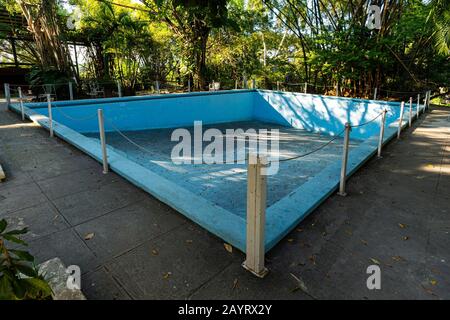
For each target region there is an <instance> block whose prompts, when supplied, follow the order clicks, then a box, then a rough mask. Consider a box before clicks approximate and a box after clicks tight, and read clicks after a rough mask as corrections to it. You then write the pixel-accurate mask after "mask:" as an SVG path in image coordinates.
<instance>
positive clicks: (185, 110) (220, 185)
mask: <svg viewBox="0 0 450 320" xmlns="http://www.w3.org/2000/svg"><path fill="white" fill-rule="evenodd" d="M10 108H11V109H12V110H14V111H16V112H20V111H21V110H20V105H19V104H17V103H16V104H11V105H10ZM98 109H103V113H104V117H105V130H106V132H107V135H106V141H107V144H108V163H109V166H110V168H111V169H112V170H113V171H115V172H117V173H118V174H120V175H122V176H123V177H125V178H126V179H128V180H129V181H131V182H132V183H134V184H135V185H137V186H139V187H140V188H142V189H144V190H145V191H147V192H149V193H150V194H152V195H153V196H155V197H156V198H158V199H159V200H161V201H162V202H164V203H166V204H168V205H169V206H171V207H173V208H175V209H176V210H178V211H179V212H180V213H182V214H184V215H185V216H187V217H189V218H190V219H191V220H193V221H195V222H196V223H198V224H200V225H201V226H203V227H204V228H206V229H208V230H209V231H211V232H212V233H214V234H216V235H217V236H219V237H221V238H222V239H224V240H225V241H226V242H228V243H230V244H232V245H233V246H235V247H237V248H239V249H241V250H242V251H245V246H246V241H245V238H246V214H245V212H246V165H245V164H242V163H239V164H236V163H233V164H212V165H205V164H203V163H199V164H175V163H173V162H172V161H171V150H172V149H173V147H174V145H175V144H176V142H174V141H171V133H172V132H173V130H174V129H176V128H186V129H187V130H188V131H190V132H192V131H193V129H192V126H193V124H194V121H201V122H202V125H203V128H204V129H205V130H206V129H208V128H215V129H218V130H219V131H221V132H225V131H226V129H238V128H241V129H244V130H246V129H249V128H256V129H263V128H266V129H278V130H279V132H280V140H279V150H280V158H282V159H283V158H288V157H292V156H295V155H298V154H302V153H304V152H308V151H310V150H314V149H315V148H316V147H317V146H320V145H322V144H323V143H325V142H326V141H328V140H329V139H330V138H331V137H333V136H336V135H338V134H340V133H341V132H342V130H343V128H344V125H345V123H347V122H348V123H351V124H353V125H358V124H361V123H365V122H368V121H370V120H372V119H373V118H375V117H376V116H377V115H378V114H380V112H381V111H382V110H384V109H387V111H388V112H387V117H386V131H385V135H384V141H385V142H386V141H387V140H389V139H391V138H392V137H393V136H394V135H395V134H396V132H397V128H398V123H399V116H400V104H399V103H393V102H389V103H388V102H382V101H372V100H360V99H348V98H340V97H330V96H320V95H310V94H300V93H287V92H278V91H267V90H232V91H220V92H203V93H188V94H170V95H158V96H146V97H126V98H111V99H94V100H81V101H59V102H53V103H52V115H53V120H54V126H53V127H54V132H55V134H56V135H57V136H59V137H60V138H62V139H64V140H66V141H68V142H69V143H71V144H73V145H75V146H76V147H78V148H79V149H81V150H83V151H84V152H86V153H87V154H89V155H90V156H92V157H94V158H95V159H97V160H99V161H101V146H100V141H99V137H98V135H99V133H98V119H97V110H98ZM413 109H414V112H415V111H416V107H415V106H414V108H413ZM24 111H25V114H26V116H27V117H29V118H30V119H32V120H33V121H35V122H37V123H39V124H40V125H42V126H44V127H46V128H48V126H49V121H48V108H47V103H27V104H25V108H24ZM408 116H409V114H408V108H405V114H404V119H405V120H404V121H403V125H406V122H407V121H406V119H408ZM379 128H380V123H379V121H378V120H377V121H372V122H370V123H368V124H367V125H364V126H361V127H355V128H353V129H352V132H351V135H350V137H351V139H350V152H349V162H348V169H347V172H348V175H351V174H352V173H353V172H355V171H356V170H357V169H358V168H359V167H360V166H361V165H362V164H363V163H364V162H365V161H366V160H367V159H369V158H370V157H371V156H372V155H373V154H374V153H375V152H376V149H377V144H378V134H379ZM241 151H242V150H238V149H236V152H241ZM247 151H248V148H246V149H245V150H244V151H243V152H242V153H245V152H247ZM233 152H234V151H233ZM341 155H342V139H341V138H337V139H336V140H334V141H333V142H332V143H331V144H329V145H327V146H326V147H325V148H323V149H321V150H320V151H318V152H315V153H313V154H311V155H310V156H307V157H304V158H301V159H296V160H295V161H286V162H280V164H279V171H278V173H277V174H275V175H273V176H269V177H268V196H267V211H266V228H265V230H266V237H265V239H266V240H265V241H266V244H265V247H266V250H269V249H270V248H272V247H273V246H274V245H275V244H276V243H277V242H278V241H279V240H280V239H282V238H283V237H284V236H285V235H286V234H287V233H288V232H289V231H290V230H292V229H293V228H294V227H295V226H296V225H297V224H298V223H299V222H300V221H301V220H302V219H303V218H304V217H306V216H307V215H308V214H309V213H310V212H311V211H312V210H314V209H315V208H316V207H317V206H318V205H319V204H320V203H321V202H322V201H323V200H325V199H326V198H327V197H328V196H329V195H330V194H331V193H332V192H334V191H335V190H336V187H337V185H338V183H339V174H340V168H341Z"/></svg>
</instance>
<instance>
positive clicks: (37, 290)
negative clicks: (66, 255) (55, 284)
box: [0, 219, 52, 300]
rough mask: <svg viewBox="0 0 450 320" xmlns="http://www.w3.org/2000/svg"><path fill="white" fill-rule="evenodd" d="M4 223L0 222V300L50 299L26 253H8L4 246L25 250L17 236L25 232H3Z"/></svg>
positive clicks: (11, 251)
mask: <svg viewBox="0 0 450 320" xmlns="http://www.w3.org/2000/svg"><path fill="white" fill-rule="evenodd" d="M7 226H8V224H7V222H6V220H5V219H2V220H0V300H24V299H36V300H42V299H51V294H52V291H51V289H50V286H49V285H48V283H47V282H46V281H45V280H44V278H43V276H42V275H40V274H39V272H38V270H37V268H36V266H35V265H34V257H33V256H32V255H31V254H29V253H28V252H27V251H24V250H18V249H8V248H7V247H6V243H7V242H10V243H15V244H17V245H21V246H26V245H27V244H26V242H25V241H23V240H22V239H20V236H21V235H23V234H25V233H27V232H28V230H27V228H23V229H13V230H9V231H7V230H6V229H7Z"/></svg>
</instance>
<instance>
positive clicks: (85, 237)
mask: <svg viewBox="0 0 450 320" xmlns="http://www.w3.org/2000/svg"><path fill="white" fill-rule="evenodd" d="M93 237H94V233H88V234H87V235H85V236H84V240H91V239H92V238H93Z"/></svg>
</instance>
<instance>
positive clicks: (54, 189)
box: [37, 166, 120, 199]
mask: <svg viewBox="0 0 450 320" xmlns="http://www.w3.org/2000/svg"><path fill="white" fill-rule="evenodd" d="M119 180H120V178H119V177H118V176H117V175H116V174H115V173H114V172H110V173H108V174H103V172H102V168H101V166H96V167H93V168H87V169H81V170H77V171H71V172H69V173H67V174H61V175H59V176H56V177H53V178H48V179H45V180H39V181H37V184H38V185H39V187H40V188H41V189H42V191H43V192H44V193H45V194H46V195H47V196H48V197H49V198H50V199H57V198H61V197H64V196H67V195H70V194H74V193H78V192H81V191H86V190H91V189H98V188H99V187H101V186H104V185H107V184H109V183H113V182H117V181H119Z"/></svg>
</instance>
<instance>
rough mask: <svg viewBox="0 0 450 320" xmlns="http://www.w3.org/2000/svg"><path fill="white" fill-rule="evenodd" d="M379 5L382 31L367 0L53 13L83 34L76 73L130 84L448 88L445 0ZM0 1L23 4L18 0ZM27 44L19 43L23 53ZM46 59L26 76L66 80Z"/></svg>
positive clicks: (160, 0)
mask: <svg viewBox="0 0 450 320" xmlns="http://www.w3.org/2000/svg"><path fill="white" fill-rule="evenodd" d="M33 1H34V2H39V1H41V0H33ZM379 3H380V4H383V12H382V14H383V19H382V28H381V30H369V29H368V28H367V27H366V20H367V2H364V1H363V2H354V3H351V4H349V2H348V1H344V0H338V1H335V0H333V1H332V0H323V1H306V0H290V1H284V0H219V1H217V0H140V1H136V0H114V1H112V0H70V4H71V5H72V6H73V8H76V9H77V10H79V12H80V13H81V16H80V17H81V20H80V21H78V22H76V24H75V26H76V29H75V30H68V29H67V28H66V26H65V22H66V19H67V16H68V12H67V10H66V6H64V7H63V6H61V4H60V3H59V2H58V4H59V7H58V8H59V9H58V17H57V21H58V22H59V28H60V30H61V35H62V39H63V40H65V39H71V40H77V41H84V44H85V51H86V53H85V57H84V60H85V61H84V62H83V66H81V78H95V79H97V80H99V81H105V80H111V79H119V80H120V81H121V82H122V87H124V88H128V89H130V90H133V89H135V88H136V87H138V86H139V84H140V83H143V82H146V83H149V82H152V81H154V80H156V79H158V80H176V81H178V82H184V83H185V84H186V83H187V80H188V79H190V80H191V81H192V80H193V81H194V82H195V86H196V88H198V89H200V88H205V84H206V83H208V82H210V81H212V80H215V81H220V82H221V83H222V84H223V86H222V87H225V88H230V87H234V82H235V81H241V80H242V77H243V75H244V74H245V75H246V76H247V78H248V79H250V78H256V79H257V80H258V82H259V83H263V84H264V86H266V87H268V88H270V87H272V88H273V86H274V83H276V82H277V81H284V82H305V81H307V82H309V83H313V84H316V85H317V86H318V87H320V86H329V87H330V86H331V87H334V85H336V84H339V86H340V87H341V88H347V89H349V90H350V93H349V94H350V95H354V96H367V95H368V94H369V92H371V90H372V89H373V88H374V87H379V88H380V87H383V88H384V89H390V90H398V91H415V90H422V89H424V88H425V87H426V88H430V87H434V88H438V87H447V86H449V83H448V79H449V78H450V77H449V71H448V70H450V68H449V63H450V61H449V59H448V56H449V44H450V32H449V30H450V25H449V23H450V7H449V4H450V2H449V1H445V0H430V1H428V2H425V1H422V0H408V1H401V2H398V1H381V2H379ZM1 4H6V5H7V6H8V8H9V10H15V11H16V12H20V6H18V5H17V1H15V0H0V5H1ZM69 11H70V10H69ZM33 49H35V48H33V47H32V46H30V47H26V46H21V45H19V44H18V50H19V52H20V53H21V54H22V55H27V54H28V53H29V55H33V54H32V53H33V52H34V51H36V50H33ZM27 61H37V60H36V59H34V60H33V59H31V58H30V59H28V60H27ZM46 67H47V66H46ZM48 67H49V70H48V72H47V73H45V74H44V73H42V72H41V73H40V72H37V71H33V74H32V76H31V78H33V79H36V81H35V82H36V83H45V82H50V80H52V79H55V81H56V82H58V81H63V80H64V81H65V76H64V75H58V74H56V73H55V72H53V70H54V69H55V68H52V67H51V66H48ZM41 69H43V68H41ZM59 69H61V68H59ZM55 70H56V69H55ZM39 79H40V80H39ZM47 79H48V80H47ZM59 79H62V80H59Z"/></svg>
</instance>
